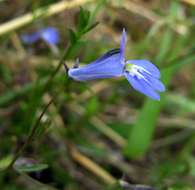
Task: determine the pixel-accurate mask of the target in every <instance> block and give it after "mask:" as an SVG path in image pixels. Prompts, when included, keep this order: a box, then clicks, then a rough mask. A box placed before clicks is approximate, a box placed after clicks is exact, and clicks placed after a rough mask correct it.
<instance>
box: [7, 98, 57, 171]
mask: <svg viewBox="0 0 195 190" xmlns="http://www.w3.org/2000/svg"><path fill="white" fill-rule="evenodd" d="M52 102H53V100H50V101H49V103H48V104H47V105H46V106H45V107H44V109H43V111H42V113H41V114H40V116H39V117H38V119H37V120H36V122H35V124H34V125H33V127H32V130H31V131H30V133H29V135H28V137H27V140H26V142H25V143H24V144H23V145H22V146H21V147H20V148H19V149H18V151H17V152H16V154H15V156H14V158H13V160H12V161H11V163H10V164H9V166H8V167H7V168H6V170H9V169H10V168H12V166H13V164H14V163H15V161H16V160H17V159H18V158H19V157H20V155H21V153H22V152H23V151H24V149H25V148H26V147H27V146H28V144H29V143H30V142H31V141H32V139H33V137H34V135H35V133H36V130H37V129H38V127H39V125H40V122H41V119H42V117H43V116H44V114H45V113H46V111H47V109H48V107H49V106H50V105H51V103H52Z"/></svg>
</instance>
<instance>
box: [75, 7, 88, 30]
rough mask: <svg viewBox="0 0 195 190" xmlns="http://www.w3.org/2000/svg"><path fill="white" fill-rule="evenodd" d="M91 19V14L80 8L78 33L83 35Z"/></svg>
mask: <svg viewBox="0 0 195 190" xmlns="http://www.w3.org/2000/svg"><path fill="white" fill-rule="evenodd" d="M89 18H90V12H89V11H87V10H84V9H83V8H82V7H81V8H80V12H79V18H78V24H77V31H78V32H79V33H82V31H84V29H85V28H86V27H87V25H88V22H89Z"/></svg>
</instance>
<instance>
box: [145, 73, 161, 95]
mask: <svg viewBox="0 0 195 190" xmlns="http://www.w3.org/2000/svg"><path fill="white" fill-rule="evenodd" d="M144 77H145V78H146V79H147V80H148V81H149V83H150V86H151V87H152V88H153V89H155V90H157V91H159V92H164V91H165V86H164V84H163V83H162V82H161V81H160V80H158V79H157V78H154V77H151V76H150V75H147V74H145V75H144Z"/></svg>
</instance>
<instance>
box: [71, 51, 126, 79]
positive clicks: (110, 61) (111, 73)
mask: <svg viewBox="0 0 195 190" xmlns="http://www.w3.org/2000/svg"><path fill="white" fill-rule="evenodd" d="M123 70H124V66H123V65H122V64H121V62H120V52H119V51H116V50H115V51H114V50H111V51H109V52H107V53H106V54H104V55H103V56H102V57H100V58H99V59H97V60H96V61H94V62H92V63H90V64H88V65H86V66H83V67H80V68H72V69H69V71H68V75H69V77H71V78H73V79H75V80H79V81H85V80H94V79H98V78H111V77H119V76H121V75H122V73H123Z"/></svg>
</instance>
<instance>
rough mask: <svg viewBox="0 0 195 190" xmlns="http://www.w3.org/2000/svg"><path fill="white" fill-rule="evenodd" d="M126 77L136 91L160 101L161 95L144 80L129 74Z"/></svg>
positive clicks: (126, 73)
mask: <svg viewBox="0 0 195 190" xmlns="http://www.w3.org/2000/svg"><path fill="white" fill-rule="evenodd" d="M124 75H125V77H126V78H127V80H128V81H129V83H130V84H131V85H132V87H133V88H134V89H135V90H137V91H139V92H141V93H142V94H145V95H146V96H148V97H150V98H152V99H154V100H160V95H159V94H157V93H156V92H155V90H154V89H153V88H152V87H151V86H150V85H149V84H148V83H147V82H146V81H144V79H138V78H137V77H133V76H131V75H130V74H129V73H128V72H125V73H124Z"/></svg>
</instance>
